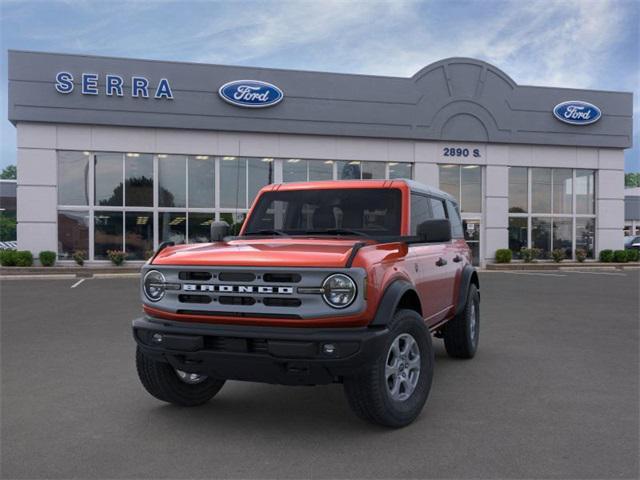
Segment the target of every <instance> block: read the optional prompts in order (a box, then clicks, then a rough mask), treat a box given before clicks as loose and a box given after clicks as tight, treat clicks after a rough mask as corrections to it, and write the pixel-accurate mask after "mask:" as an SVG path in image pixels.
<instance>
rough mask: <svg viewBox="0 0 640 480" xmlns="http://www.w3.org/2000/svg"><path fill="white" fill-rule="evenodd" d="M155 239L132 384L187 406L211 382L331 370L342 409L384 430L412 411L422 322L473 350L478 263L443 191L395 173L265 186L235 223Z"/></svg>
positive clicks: (426, 335)
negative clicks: (174, 239)
mask: <svg viewBox="0 0 640 480" xmlns="http://www.w3.org/2000/svg"><path fill="white" fill-rule="evenodd" d="M227 228H228V227H227V226H226V223H223V222H217V223H213V224H212V228H211V234H212V243H204V244H192V245H175V246H174V245H164V244H163V245H161V246H160V247H159V248H158V250H157V251H156V253H155V255H154V256H153V257H152V258H151V259H150V260H149V262H148V263H147V264H146V265H145V266H144V267H143V269H142V279H141V290H142V292H141V297H142V303H143V310H144V316H143V317H142V318H138V319H136V320H134V321H133V335H134V338H135V341H136V343H137V352H136V362H137V370H138V375H139V377H140V381H141V382H142V384H143V385H144V387H145V388H146V389H147V391H148V392H149V393H150V394H151V395H153V396H154V397H156V398H158V399H160V400H162V401H165V402H170V403H173V404H177V405H183V406H195V405H201V404H203V403H205V402H207V401H208V400H210V399H211V398H212V397H213V396H214V395H216V394H217V393H218V392H219V391H220V389H221V388H222V386H223V384H224V383H225V380H227V379H230V380H246V381H257V382H268V383H276V384H285V385H318V384H328V383H342V384H343V385H344V390H345V392H346V396H347V399H348V401H349V404H350V405H351V407H352V409H353V410H354V411H355V413H356V414H357V415H359V416H360V417H362V418H363V419H365V420H368V421H371V422H374V423H378V424H382V425H385V426H390V427H401V426H404V425H407V424H409V423H411V422H412V421H413V420H414V419H415V418H416V417H417V416H418V415H419V414H420V412H421V410H422V408H423V406H424V403H425V401H426V399H427V396H428V395H429V390H430V388H431V381H432V378H433V367H434V353H433V347H432V341H431V336H432V334H433V335H434V336H435V337H437V338H443V339H444V345H445V348H446V351H447V353H448V354H449V355H450V356H452V357H457V358H471V357H473V356H474V354H475V352H476V349H477V347H478V332H479V321H480V317H479V315H480V309H479V304H480V293H479V282H478V275H477V273H476V271H475V269H474V267H473V266H472V263H471V258H470V251H469V248H468V247H467V245H466V243H465V241H464V238H463V225H462V221H461V219H460V214H459V211H458V206H457V203H456V201H455V199H454V198H452V197H451V196H449V195H448V194H446V193H444V192H441V191H439V190H435V189H433V188H430V187H427V186H424V185H421V184H419V183H416V182H414V181H410V180H363V181H360V180H358V181H323V182H308V183H291V184H282V185H269V186H267V187H265V188H263V189H262V190H261V191H260V193H259V194H258V196H257V198H256V200H255V202H254V203H253V206H252V207H251V209H250V211H249V213H248V215H247V218H246V220H245V222H244V223H243V225H242V228H241V230H240V232H239V234H238V235H237V236H234V237H229V236H227V235H228V233H229V232H228V231H227Z"/></svg>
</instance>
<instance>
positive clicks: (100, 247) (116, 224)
mask: <svg viewBox="0 0 640 480" xmlns="http://www.w3.org/2000/svg"><path fill="white" fill-rule="evenodd" d="M93 218H94V224H95V226H94V235H95V241H94V258H95V259H96V260H108V258H109V257H108V256H107V250H122V212H95V213H94V215H93Z"/></svg>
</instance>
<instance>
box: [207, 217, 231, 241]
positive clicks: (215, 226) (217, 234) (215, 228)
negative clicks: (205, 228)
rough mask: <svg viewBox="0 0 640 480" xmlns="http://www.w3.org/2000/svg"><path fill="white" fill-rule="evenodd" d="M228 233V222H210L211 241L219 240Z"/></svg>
mask: <svg viewBox="0 0 640 480" xmlns="http://www.w3.org/2000/svg"><path fill="white" fill-rule="evenodd" d="M228 235H229V224H228V223H227V222H211V241H212V242H221V241H222V239H223V238H224V237H226V236H228Z"/></svg>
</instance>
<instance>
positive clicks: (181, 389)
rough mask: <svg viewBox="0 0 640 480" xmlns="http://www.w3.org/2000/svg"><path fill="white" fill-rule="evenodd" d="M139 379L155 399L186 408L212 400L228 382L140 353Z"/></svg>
mask: <svg viewBox="0 0 640 480" xmlns="http://www.w3.org/2000/svg"><path fill="white" fill-rule="evenodd" d="M136 367H137V370H138V377H139V378H140V382H141V383H142V385H143V386H144V388H145V389H146V390H147V392H149V393H150V394H151V395H153V396H154V397H156V398H157V399H158V400H162V401H163V402H168V403H173V404H175V405H180V406H182V407H195V406H197V405H202V404H204V403H207V402H208V401H209V400H211V399H212V398H213V397H214V396H215V395H216V394H217V393H218V392H219V391H220V389H221V388H222V386H223V385H224V380H218V379H214V378H209V377H207V376H206V375H200V374H197V373H189V372H183V371H182V370H176V369H175V368H173V367H172V366H171V365H169V364H168V363H165V362H158V361H156V360H153V359H151V358H149V357H147V356H145V355H144V354H143V353H142V351H141V350H140V348H137V349H136Z"/></svg>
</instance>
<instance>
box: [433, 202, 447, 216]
mask: <svg viewBox="0 0 640 480" xmlns="http://www.w3.org/2000/svg"><path fill="white" fill-rule="evenodd" d="M430 200H431V211H432V212H433V218H447V212H446V210H445V209H444V201H442V200H440V199H437V198H431V199H430Z"/></svg>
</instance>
